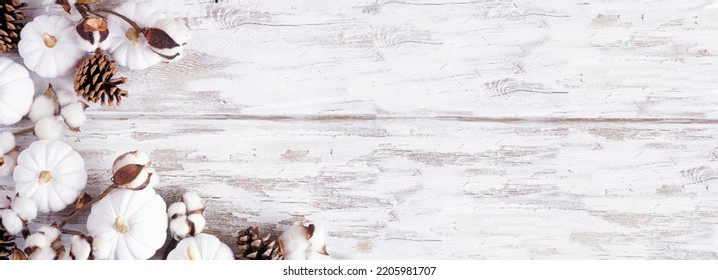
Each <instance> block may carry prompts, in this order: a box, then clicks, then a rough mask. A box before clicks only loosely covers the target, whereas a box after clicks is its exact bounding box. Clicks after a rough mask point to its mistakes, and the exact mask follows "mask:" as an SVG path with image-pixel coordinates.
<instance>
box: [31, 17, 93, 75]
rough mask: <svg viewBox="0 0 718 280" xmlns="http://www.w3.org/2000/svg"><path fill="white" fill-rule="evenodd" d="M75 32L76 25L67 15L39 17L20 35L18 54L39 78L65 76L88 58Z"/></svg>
mask: <svg viewBox="0 0 718 280" xmlns="http://www.w3.org/2000/svg"><path fill="white" fill-rule="evenodd" d="M75 33H76V30H75V24H74V23H73V22H72V20H70V19H69V18H67V17H65V16H57V15H41V16H37V17H35V19H33V20H32V21H31V22H29V23H28V24H27V25H25V27H24V28H23V29H22V31H21V32H20V42H19V43H18V44H17V48H18V52H19V53H20V56H22V58H23V59H24V61H25V66H27V68H29V69H31V70H32V71H35V73H37V74H38V75H39V76H41V77H45V78H55V77H58V76H65V75H68V74H70V73H71V72H72V71H73V70H74V69H75V66H77V63H78V62H79V61H80V59H82V57H83V56H85V52H84V51H82V49H80V47H79V41H78V39H77V38H76V35H75Z"/></svg>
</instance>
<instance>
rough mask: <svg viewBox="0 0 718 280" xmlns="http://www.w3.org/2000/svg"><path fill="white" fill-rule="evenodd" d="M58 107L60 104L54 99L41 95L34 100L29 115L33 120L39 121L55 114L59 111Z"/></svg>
mask: <svg viewBox="0 0 718 280" xmlns="http://www.w3.org/2000/svg"><path fill="white" fill-rule="evenodd" d="M57 107H58V104H57V103H56V101H55V100H54V99H52V98H50V97H48V96H47V95H40V96H38V97H36V98H35V101H33V102H32V106H31V107H30V113H28V114H27V116H28V117H29V118H30V120H31V121H32V122H34V123H37V122H39V121H40V120H42V119H44V118H47V117H52V116H54V115H55V113H56V112H57Z"/></svg>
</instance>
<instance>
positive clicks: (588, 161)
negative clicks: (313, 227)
mask: <svg viewBox="0 0 718 280" xmlns="http://www.w3.org/2000/svg"><path fill="white" fill-rule="evenodd" d="M105 2H106V4H107V5H108V6H113V5H115V4H117V3H120V2H121V1H105ZM145 2H152V3H153V4H154V5H156V6H158V8H159V9H161V10H164V11H166V12H167V14H168V15H169V16H171V17H176V18H179V19H181V20H184V21H185V22H187V24H188V25H189V26H190V28H191V29H192V36H193V38H192V41H191V42H190V45H189V46H188V50H187V54H186V57H185V58H184V59H183V60H181V61H178V62H173V63H169V64H161V65H158V66H155V67H152V68H150V69H147V70H144V71H129V70H123V71H121V72H122V74H123V75H126V76H128V77H129V84H128V85H127V87H126V89H127V90H129V92H130V98H128V99H126V100H125V101H124V103H123V105H122V106H121V107H119V108H99V107H92V109H91V110H90V111H89V115H90V118H91V120H90V121H89V123H88V124H87V125H86V126H84V127H83V128H82V130H83V131H82V132H81V133H78V134H70V133H68V134H67V135H66V136H65V138H64V140H65V141H67V142H68V143H70V144H71V145H72V146H73V147H74V148H75V149H77V150H78V151H80V153H81V154H82V155H83V157H84V158H85V160H86V162H87V166H88V169H89V173H90V181H89V186H88V190H89V192H91V193H92V194H97V193H99V192H100V191H101V189H102V188H103V187H104V186H106V185H107V184H108V183H109V182H110V181H109V180H110V177H111V174H110V164H111V162H112V160H113V159H114V158H115V157H116V156H117V155H119V154H121V153H123V152H126V151H129V150H136V149H139V150H144V151H147V152H148V153H150V154H151V155H152V157H153V159H154V162H155V163H156V164H157V169H158V170H159V171H160V172H161V174H160V175H161V180H162V183H161V187H159V188H158V192H159V193H160V194H162V195H163V197H164V198H165V199H166V200H167V201H168V202H172V201H175V200H176V199H177V198H178V197H179V196H180V195H181V193H182V192H184V191H187V190H192V191H195V192H197V193H199V194H200V195H201V196H202V197H204V198H205V199H206V200H207V203H208V212H207V217H208V226H209V227H212V228H215V229H218V230H219V231H220V232H221V234H220V237H221V238H222V240H224V241H225V242H227V243H231V242H232V241H233V236H234V234H235V233H236V231H237V230H239V229H241V228H242V227H245V226H248V225H260V226H263V227H268V228H273V227H281V226H282V225H286V224H290V223H291V222H293V221H296V220H300V221H301V220H305V221H309V222H317V223H322V224H325V225H326V226H327V227H328V228H329V231H330V238H329V244H328V249H329V251H330V253H332V255H333V256H334V257H336V258H340V259H355V258H357V259H365V258H371V259H406V258H412V259H413V258H448V259H507V258H508V259H514V258H518V259H526V258H537V259H546V258H562V259H574V258H591V259H593V258H601V259H619V258H641V259H643V258H646V259H716V258H718V193H716V190H715V187H716V182H718V180H716V179H718V142H716V136H718V79H717V78H716V77H717V76H718V68H717V67H716V63H717V62H718V61H717V58H716V55H715V54H716V53H718V40H717V39H716V38H718V37H716V36H717V35H718V3H715V2H714V1H695V0H694V1H680V2H677V1H667V0H666V1H650V2H638V1H612V0H606V1H568V0H561V1H441V0H434V1H376V0H371V1H361V0H360V1H335V0H322V1H289V0H281V1H259V0H253V1H236V0H224V1H190V0H182V1H159V0H152V1H145ZM537 2H538V3H537ZM47 11H49V12H50V13H59V12H60V10H59V9H58V8H57V7H52V8H49V9H46V8H45V6H44V5H43V3H42V1H37V3H31V7H30V9H29V13H30V14H33V15H36V14H41V13H45V12H47ZM9 57H11V58H13V59H16V60H17V61H19V62H20V61H21V59H20V58H19V56H17V55H10V56H9ZM47 82H48V80H46V79H40V78H37V77H36V83H37V85H38V93H39V92H40V91H41V90H40V89H41V88H43V89H44V85H46V83H47ZM52 82H54V83H59V81H56V80H55V81H52ZM27 125H29V123H28V122H27V121H26V122H23V123H21V124H19V125H16V126H14V127H13V129H17V128H21V127H23V126H27ZM33 140H34V137H32V136H28V137H23V138H21V139H20V143H21V144H22V145H24V146H27V145H28V144H29V143H30V142H31V141H33ZM0 185H2V187H0V188H1V189H2V190H3V192H5V193H10V192H12V182H10V181H9V180H7V179H4V180H0ZM83 219H84V217H82V218H81V219H80V220H81V221H82V220H83ZM51 220H52V217H51V216H49V215H43V216H41V217H40V218H39V220H38V221H39V222H50V221H51ZM73 228H75V229H78V230H83V227H82V225H73Z"/></svg>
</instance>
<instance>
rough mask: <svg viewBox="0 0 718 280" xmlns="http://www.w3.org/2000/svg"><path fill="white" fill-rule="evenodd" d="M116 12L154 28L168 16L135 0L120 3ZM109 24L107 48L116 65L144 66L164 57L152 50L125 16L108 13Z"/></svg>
mask: <svg viewBox="0 0 718 280" xmlns="http://www.w3.org/2000/svg"><path fill="white" fill-rule="evenodd" d="M114 11H115V12H118V13H120V14H122V15H124V16H126V17H128V18H130V19H132V20H133V21H135V22H136V23H137V24H138V25H139V26H140V27H143V28H145V27H152V26H154V25H155V23H157V21H159V20H160V19H163V18H165V15H164V14H163V13H162V12H159V11H157V9H155V8H154V7H153V6H150V5H147V4H142V3H136V2H132V1H131V2H127V3H124V4H122V5H120V6H119V7H117V8H115V9H114ZM107 27H108V28H109V30H110V36H109V38H108V40H111V43H110V47H109V49H108V51H109V52H110V54H112V58H114V59H115V61H116V62H117V64H119V65H122V66H127V67H129V68H130V69H145V68H147V67H150V66H152V65H155V64H157V63H159V62H160V61H161V60H162V57H160V56H159V55H157V54H156V53H154V52H153V51H152V50H151V49H150V45H149V44H148V43H147V39H146V38H145V36H143V35H142V34H141V33H140V31H139V30H135V29H134V28H132V26H130V24H129V23H127V22H126V21H124V20H123V19H121V18H119V17H118V16H115V15H112V14H110V15H108V16H107Z"/></svg>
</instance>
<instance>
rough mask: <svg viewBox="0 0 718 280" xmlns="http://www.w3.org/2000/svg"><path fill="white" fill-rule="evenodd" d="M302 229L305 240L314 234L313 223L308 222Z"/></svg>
mask: <svg viewBox="0 0 718 280" xmlns="http://www.w3.org/2000/svg"><path fill="white" fill-rule="evenodd" d="M304 231H306V234H307V236H306V237H307V240H309V238H312V236H314V224H309V225H308V226H306V227H304Z"/></svg>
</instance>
